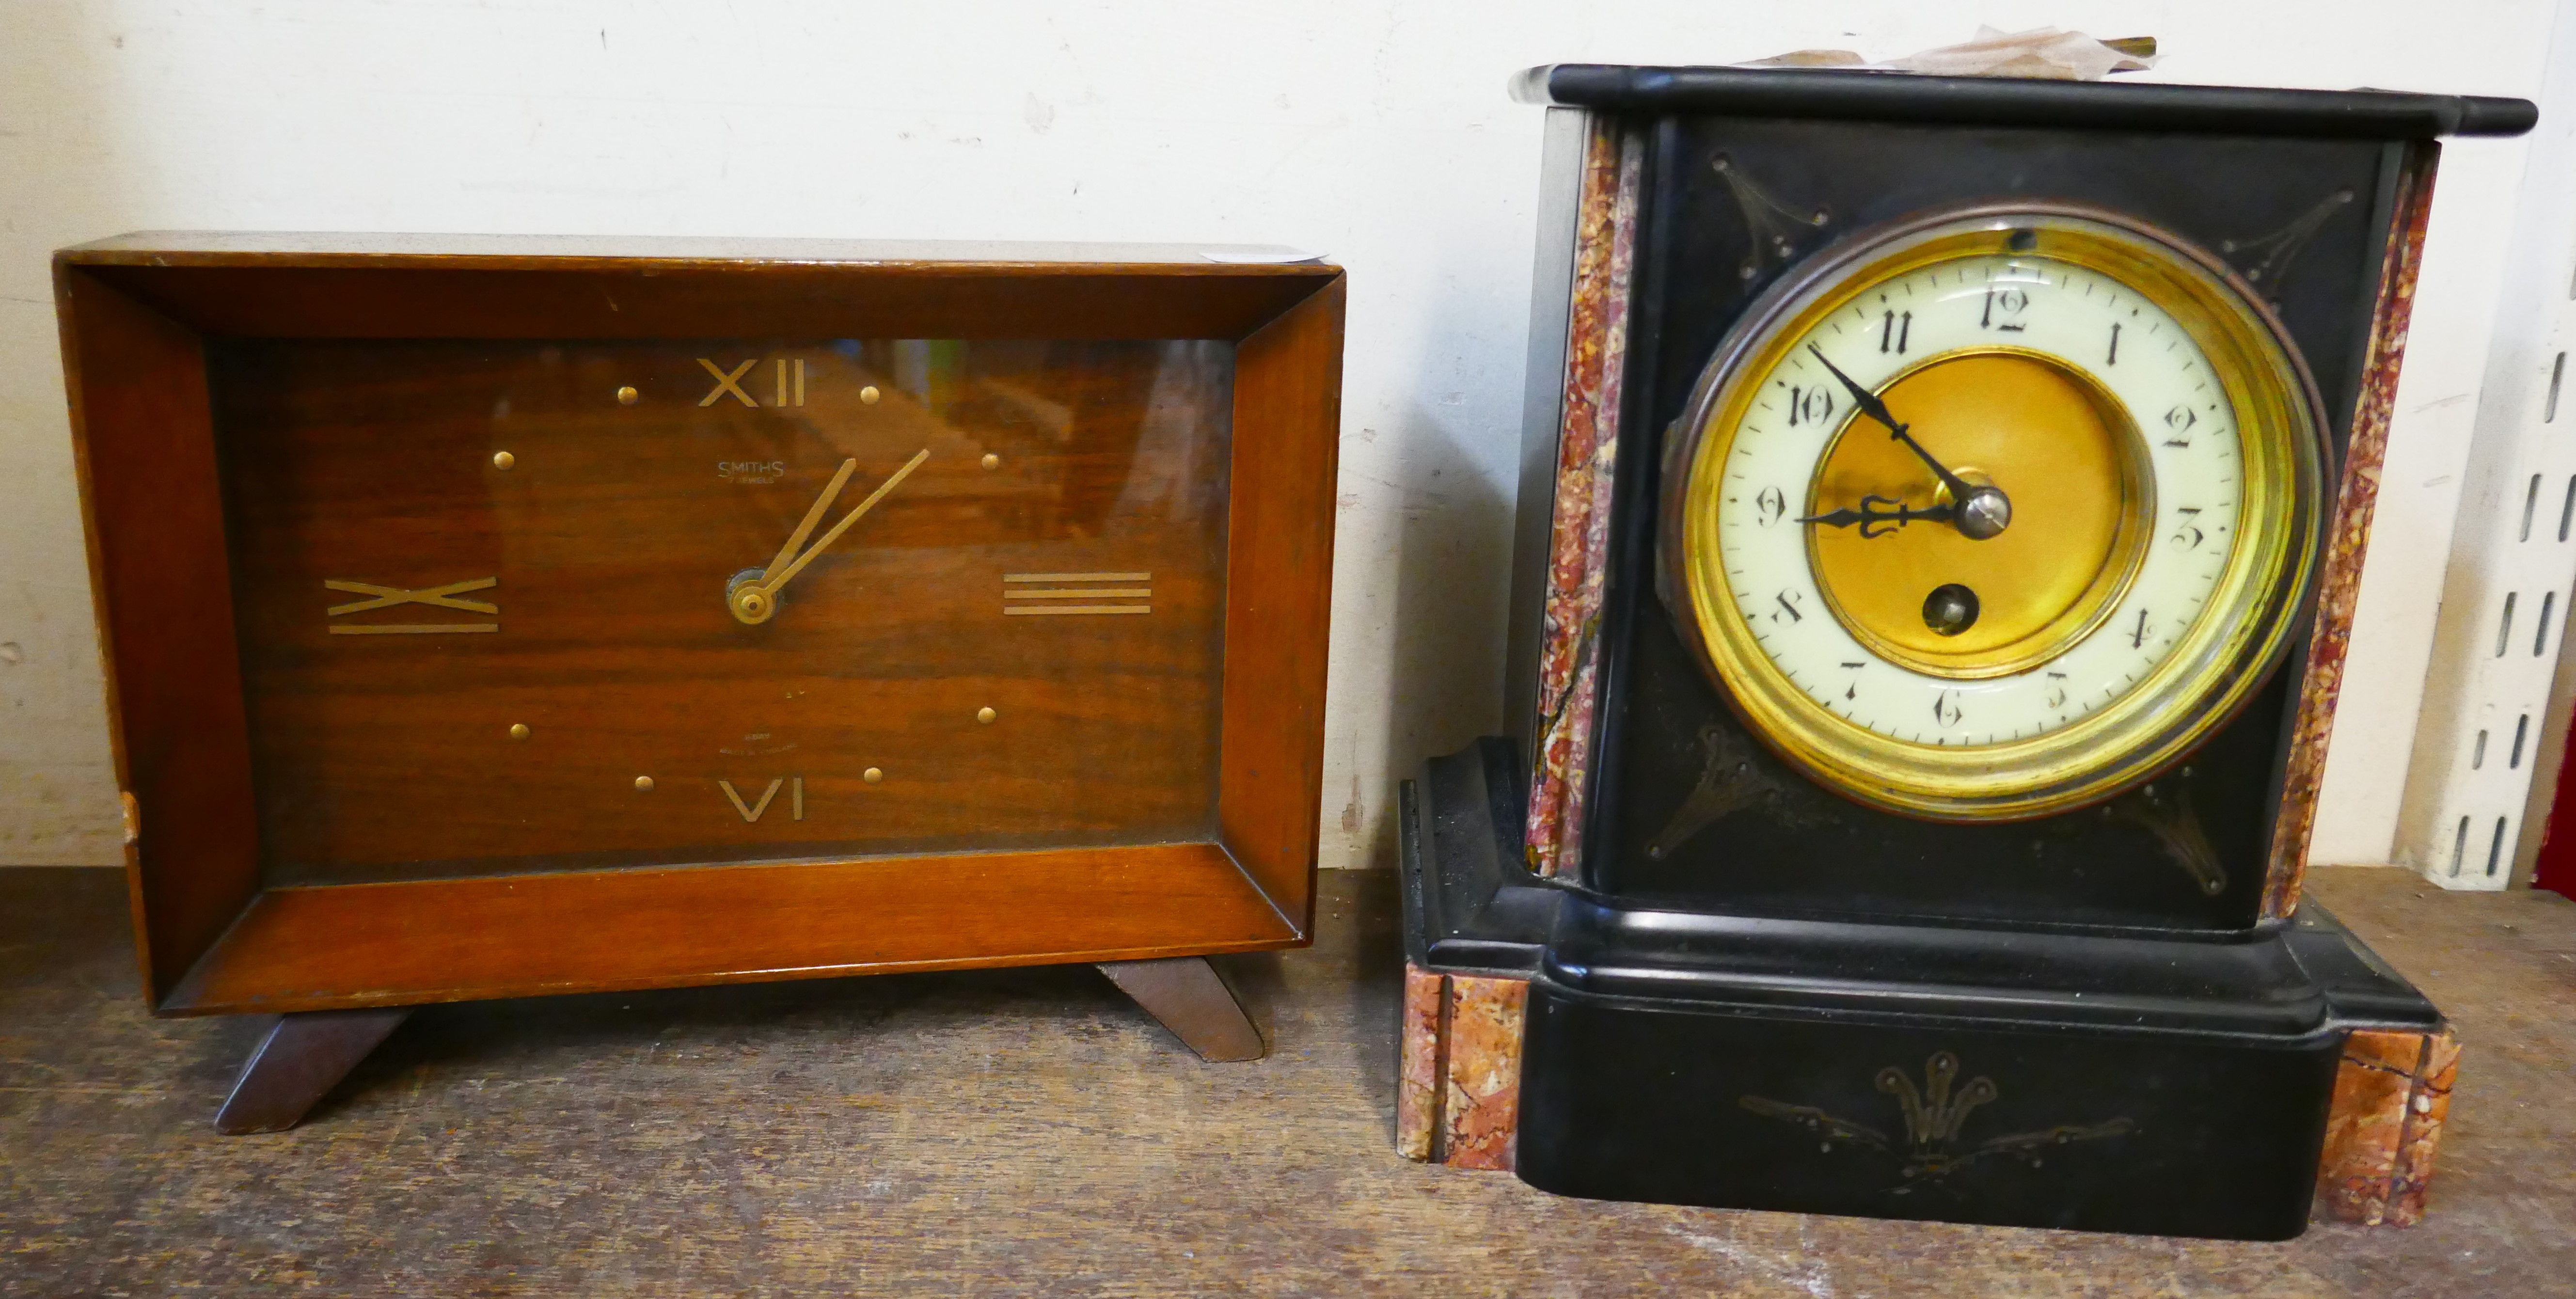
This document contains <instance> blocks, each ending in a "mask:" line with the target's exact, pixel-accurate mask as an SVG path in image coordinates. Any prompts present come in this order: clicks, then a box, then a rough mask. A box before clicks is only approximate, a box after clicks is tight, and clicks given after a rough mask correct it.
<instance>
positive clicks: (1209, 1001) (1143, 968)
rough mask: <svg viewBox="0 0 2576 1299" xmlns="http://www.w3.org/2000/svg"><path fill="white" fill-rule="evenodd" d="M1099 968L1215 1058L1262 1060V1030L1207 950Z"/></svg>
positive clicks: (1207, 1056) (1192, 1044)
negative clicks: (1203, 953)
mask: <svg viewBox="0 0 2576 1299" xmlns="http://www.w3.org/2000/svg"><path fill="white" fill-rule="evenodd" d="M1100 972H1101V973H1102V974H1106V975H1108V976H1109V981H1110V982H1111V983H1115V984H1117V985H1118V990H1119V991H1121V992H1124V993H1126V994H1127V995H1128V996H1130V997H1133V998H1135V999H1136V1004H1137V1005H1139V1006H1142V1007H1144V1008H1145V1013H1146V1014H1148V1015H1151V1016H1153V1017H1154V1018H1156V1019H1158V1020H1161V1021H1162V1023H1163V1027H1165V1028H1168V1029H1170V1030H1172V1036H1174V1037H1177V1038H1179V1039H1181V1042H1182V1044H1183V1045H1186V1046H1187V1047H1189V1049H1191V1050H1193V1051H1196V1052H1198V1054H1199V1058H1200V1059H1202V1060H1206V1061H1209V1062H1211V1063H1215V1062H1220V1061H1227V1060H1258V1059H1260V1058H1261V1056H1262V1053H1263V1051H1264V1049H1265V1048H1263V1046H1262V1045H1261V1030H1260V1029H1258V1028H1255V1027H1254V1026H1253V1023H1252V1017H1251V1016H1249V1015H1246V1014H1244V1013H1243V1004H1242V1003H1241V1002H1238V1001H1236V1000H1235V999H1234V991H1233V990H1232V989H1230V988H1228V987H1226V986H1225V980H1224V979H1222V978H1220V977H1218V975H1217V972H1216V967H1215V966H1213V965H1210V964H1208V960H1207V958H1206V957H1204V956H1175V957H1170V958H1167V959H1163V960H1154V961H1104V962H1102V963H1101V966H1100Z"/></svg>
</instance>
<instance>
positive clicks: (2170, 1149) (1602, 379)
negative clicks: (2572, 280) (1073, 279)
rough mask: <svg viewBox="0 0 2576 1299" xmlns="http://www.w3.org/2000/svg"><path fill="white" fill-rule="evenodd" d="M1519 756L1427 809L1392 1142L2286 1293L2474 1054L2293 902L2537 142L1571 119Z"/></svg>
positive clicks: (1533, 413)
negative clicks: (2477, 180)
mask: <svg viewBox="0 0 2576 1299" xmlns="http://www.w3.org/2000/svg"><path fill="white" fill-rule="evenodd" d="M1518 89H1519V91H1520V92H1521V95H1522V97H1523V98H1525V99H1530V100H1535V101H1537V102H1541V103H1546V104H1550V105H1553V107H1552V108H1551V109H1550V110H1549V120H1548V127H1547V142H1548V143H1547V158H1546V163H1545V166H1546V171H1545V180H1544V198H1543V207H1542V212H1541V218H1542V219H1541V241H1540V248H1539V256H1538V284H1537V303H1536V307H1535V315H1534V325H1533V331H1532V347H1531V355H1532V366H1531V378H1530V400H1529V403H1528V412H1529V414H1528V420H1527V429H1526V433H1525V436H1524V442H1523V458H1522V464H1523V473H1522V479H1521V491H1520V502H1521V504H1520V524H1519V533H1518V537H1517V545H1516V551H1515V569H1514V588H1513V602H1512V614H1511V618H1512V623H1511V626H1512V643H1511V647H1510V654H1509V664H1510V677H1509V681H1508V684H1507V713H1506V715H1507V718H1508V723H1509V727H1510V734H1508V735H1505V736H1497V737H1492V738H1488V739H1485V740H1481V741H1479V742H1477V743H1476V744H1475V745H1473V746H1470V747H1469V748H1468V749H1466V750H1464V751H1462V752H1460V753H1457V754H1453V755H1450V756H1448V757H1445V758H1439V759H1435V760H1433V761H1432V762H1431V763H1429V764H1428V766H1427V767H1426V768H1425V770H1424V771H1423V773H1422V775H1421V777H1420V779H1419V780H1418V781H1414V782H1408V783H1407V784H1406V786H1405V787H1404V791H1403V796H1402V824H1403V847H1404V867H1405V884H1406V889H1405V902H1406V942H1407V955H1408V957H1409V961H1410V968H1409V970H1408V975H1407V986H1406V1021H1405V1036H1404V1052H1403V1061H1402V1066H1403V1071H1404V1079H1403V1082H1404V1085H1403V1088H1402V1091H1401V1093H1400V1096H1401V1099H1400V1104H1399V1128H1400V1132H1399V1144H1400V1145H1401V1146H1402V1148H1403V1149H1404V1151H1405V1153H1407V1154H1408V1155H1411V1156H1412V1157H1414V1158H1417V1159H1431V1160H1438V1161H1441V1162H1446V1163H1450V1164H1454V1165H1465V1166H1471V1167H1486V1168H1513V1169H1516V1170H1517V1171H1518V1172H1519V1174H1520V1175H1521V1176H1522V1177H1523V1178H1524V1179H1525V1180H1527V1181H1529V1182H1531V1183H1533V1184H1535V1185H1537V1186H1539V1187H1542V1188H1544V1189H1547V1190H1551V1191H1556V1192H1559V1193H1562V1194H1568V1195H1579V1196H1590V1197H1599V1198H1611V1199H1637V1200H1652V1201H1663V1202H1671V1203H1684V1204H1703V1205H1717V1206H1726V1207H1739V1208H1764V1209H1784V1210H1799V1211H1806V1212H1821V1213H1846V1214H1868V1215H1875V1216H1883V1217H1900V1218H1939V1219H1949V1220H1957V1221H1965V1222H1984V1223H2001V1224H2019V1225H2031V1226H2053V1227H2074V1228H2089V1229H2097V1230H2117V1231H2139V1232H2156V1233H2168V1234H2177V1235H2200V1236H2219V1237H2240V1238H2263V1239H2276V1238H2283V1237H2288V1236H2293V1235H2296V1234H2298V1233H2299V1232H2300V1231H2301V1230H2302V1229H2303V1228H2304V1226H2305V1224H2306V1222H2307V1221H2308V1218H2309V1215H2310V1212H2311V1203H2312V1199H2313V1200H2314V1201H2315V1203H2316V1204H2317V1205H2318V1206H2320V1208H2321V1211H2322V1212H2325V1213H2327V1214H2329V1215H2332V1216H2339V1217H2345V1218H2351V1219H2357V1220H2361V1221H2368V1222H2380V1221H2398V1222H2403V1221H2409V1220H2411V1219H2412V1218H2413V1217H2415V1216H2416V1215H2419V1214H2420V1213H2421V1211H2422V1206H2423V1198H2424V1183H2425V1179H2426V1178H2427V1177H2429V1175H2430V1172H2431V1158H2432V1149H2433V1144H2434V1139H2435V1137H2436V1136H2437V1135H2438V1132H2439V1127H2440V1124H2441V1121H2442V1116H2443V1113H2444V1109H2445V1107H2446V1105H2447V1097H2448V1090H2449V1084H2450V1078H2451V1073H2452V1069H2453V1066H2454V1062H2455V1060H2456V1055H2457V1046H2456V1044H2455V1043H2454V1041H2453V1040H2452V1038H2451V1036H2450V1034H2449V1033H2448V1031H2447V1030H2446V1028H2445V1025H2444V1022H2443V1020H2442V1017H2441V1015H2440V1013H2439V1012H2438V1011H2437V1010H2436V1009H2435V1008H2434V1007H2433V1006H2432V1005H2431V1004H2430V1003H2429V1002H2427V1001H2426V1000H2425V999H2424V998H2423V997H2422V996H2421V995H2420V994H2419V993H2417V992H2416V991H2415V990H2414V989H2413V988H2412V987H2410V986H2408V985H2407V984H2406V983H2405V982H2404V980H2402V979H2401V978H2399V977H2398V976H2397V975H2396V974H2395V973H2393V972H2392V971H2390V970H2389V969H2388V967H2387V966H2386V965H2384V964H2383V963H2381V962H2380V961H2379V960H2378V959H2377V958H2376V957H2374V956H2372V955H2371V954H2370V953H2369V952H2368V951H2367V950H2366V949H2365V948H2363V947H2362V946H2361V944H2360V943H2359V942H2357V941H2356V940H2354V939H2353V938H2352V937H2351V936H2350V935H2349V934H2347V933H2346V932H2345V931H2344V930H2343V929H2342V928H2341V927H2340V926H2339V925H2337V923H2336V922H2335V920H2334V919H2333V917H2331V916H2329V915H2327V914H2325V912H2324V911H2323V910H2322V909H2321V908H2319V907H2317V906H2316V905H2314V904H2313V903H2309V904H2305V905H2302V904H2301V902H2300V899H2299V880H2300V872H2301V864H2302V862H2303V860H2304V858H2305V853H2306V846H2307V840H2308V832H2309V829H2310V826H2311V822H2312V819H2313V817H2314V814H2315V795H2316V788H2317V782H2318V777H2319V775H2320V772H2321V768H2322V765H2323V760H2324V753H2325V746H2326V741H2327V738H2328V735H2329V732H2330V727H2331V722H2332V718H2333V710H2334V703H2335V697H2336V692H2337V687H2338V685H2339V684H2340V681H2341V673H2342V665H2343V659H2344V651H2345V643H2346V638H2347V636H2348V634H2349V631H2350V627H2351V611H2352V603H2353V596H2354V592H2355V589H2356V586H2357V584H2358V580H2359V577H2360V566H2361V559H2362V554H2363V550H2364V547H2365V543H2366V540H2367V537H2368V531H2369V525H2370V516H2371V508H2372V503H2373V492H2374V490H2375V484H2376V481H2377V470H2378V465H2379V461H2380V457H2381V451H2382V448H2383V446H2384V443H2385V440H2386V436H2387V429H2388V411H2389V403H2390V399H2391V397H2392V394H2393V392H2394V389H2395V386H2396V377H2397V366H2398V360H2399V353H2400V351H2401V350H2402V348H2403V345H2404V340H2405V335H2406V324H2407V313H2408V308H2409V305H2410V303H2411V300H2412V295H2413V287H2414V277H2415V272H2416V264H2417V259H2418V255H2419V253H2420V250H2421V246H2422V237H2423V231H2424V222H2425V216H2426V212H2427V208H2428V205H2429V202H2430V195H2431V186H2432V179H2433V169H2434V161H2435V158H2436V156H2437V153H2438V149H2439V146H2438V144H2437V143H2436V141H2437V140H2438V139H2439V138H2440V137H2442V136H2444V135H2452V134H2464V135H2512V134H2518V133H2520V132H2522V131H2524V130H2527V129H2529V127H2530V126H2531V124H2532V122H2533V121H2534V118H2535V112H2534V109H2533V107H2532V106H2531V105H2530V104H2529V103H2526V102H2523V101H2520V100H2499V99H2476V98H2451V97H2441V96H2429V95H2406V94H2386V93H2377V92H2352V93H2333V92H2321V91H2280V90H2250V89H2232V88H2213V87H2183V86H2154V85H2120V84H2073V83H2062V82H2040V81H2011V80H1964V79H1946V78H1921V77H1905V76H1894V75H1884V74H1877V73H1853V72H1828V71H1750V70H1734V69H1715V68H1633V67H1602V66H1572V65H1566V66H1556V67H1549V68H1540V69H1536V70H1534V71H1532V72H1530V73H1528V74H1526V76H1525V77H1524V78H1522V80H1521V81H1520V83H1519V86H1518Z"/></svg>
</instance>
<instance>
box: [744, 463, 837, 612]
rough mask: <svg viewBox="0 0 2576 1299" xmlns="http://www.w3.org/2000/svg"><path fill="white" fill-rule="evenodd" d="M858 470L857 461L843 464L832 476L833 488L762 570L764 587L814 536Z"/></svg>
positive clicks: (824, 490)
mask: <svg viewBox="0 0 2576 1299" xmlns="http://www.w3.org/2000/svg"><path fill="white" fill-rule="evenodd" d="M858 470H859V462H858V461H857V460H856V459H850V460H844V461H842V462H841V472H839V473H837V474H834V475H832V484H831V486H829V487H826V488H824V489H823V494H822V495H820V496H817V497H815V498H814V508H812V509H810V510H807V511H805V521H804V522H802V523H799V524H797V525H796V530H795V531H794V532H791V533H789V534H787V544H786V545H784V546H780V547H779V548H778V558H776V559H773V560H771V561H769V565H768V567H766V568H763V569H761V570H760V575H761V580H762V582H763V584H764V585H765V584H766V583H767V582H768V578H769V575H770V574H772V573H775V572H777V571H778V570H779V569H780V568H781V567H783V566H784V565H785V564H786V563H787V561H788V560H791V559H794V558H796V552H797V550H798V549H799V548H801V547H802V546H804V544H805V538H807V537H809V536H811V535H813V532H814V525H815V524H817V523H821V522H822V521H823V511H825V510H828V509H830V508H832V502H834V501H836V500H839V499H840V498H841V489H842V488H843V487H845V486H847V485H848V484H849V481H850V475H851V474H854V473H857V472H858Z"/></svg>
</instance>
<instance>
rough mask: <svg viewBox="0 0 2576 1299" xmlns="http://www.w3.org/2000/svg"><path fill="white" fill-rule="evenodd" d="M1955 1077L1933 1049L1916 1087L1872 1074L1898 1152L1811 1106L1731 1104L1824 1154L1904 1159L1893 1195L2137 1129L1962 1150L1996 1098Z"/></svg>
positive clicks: (1891, 1075)
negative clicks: (1891, 1108)
mask: <svg viewBox="0 0 2576 1299" xmlns="http://www.w3.org/2000/svg"><path fill="white" fill-rule="evenodd" d="M1958 1077H1959V1057H1957V1056H1956V1055H1953V1054H1951V1053H1950V1052H1948V1051H1937V1052H1934V1053H1933V1055H1932V1058H1931V1059H1930V1060H1927V1061H1925V1062H1924V1065H1923V1086H1921V1087H1917V1086H1915V1084H1914V1078H1913V1075H1911V1074H1908V1073H1907V1072H1905V1071H1904V1070H1903V1069H1901V1068H1898V1067H1897V1066H1895V1065H1889V1066H1887V1067H1886V1068H1884V1069H1881V1070H1879V1071H1878V1082H1877V1086H1878V1090H1880V1091H1882V1092H1885V1093H1887V1094H1888V1095H1890V1096H1893V1097H1895V1098H1896V1103H1897V1106H1898V1108H1899V1109H1901V1110H1902V1111H1903V1113H1904V1118H1905V1140H1904V1145H1903V1147H1902V1148H1899V1146H1898V1145H1897V1142H1896V1140H1895V1139H1894V1138H1892V1137H1890V1136H1889V1135H1888V1134H1887V1133H1885V1132H1882V1131H1880V1130H1879V1129H1877V1128H1874V1127H1871V1126H1869V1125H1868V1124H1866V1123H1860V1122H1856V1121H1854V1120H1852V1119H1847V1118H1843V1117H1841V1116H1840V1115H1836V1114H1829V1113H1826V1112H1825V1111H1824V1110H1821V1109H1818V1108H1817V1107H1815V1106H1813V1105H1792V1104H1789V1103H1788V1102H1786V1101H1775V1100H1772V1099H1770V1098H1768V1097H1764V1096H1745V1097H1741V1098H1739V1099H1738V1101H1737V1102H1736V1103H1737V1104H1739V1105H1742V1106H1743V1107H1744V1108H1745V1109H1748V1110H1751V1111H1752V1112H1754V1113H1756V1114H1759V1115H1761V1116H1762V1117H1764V1118H1767V1119H1778V1120H1780V1121H1781V1122H1783V1123H1795V1124H1797V1125H1799V1126H1800V1127H1803V1128H1806V1129H1807V1130H1808V1131H1810V1132H1813V1133H1815V1134H1816V1135H1817V1136H1818V1137H1819V1138H1821V1139H1822V1140H1821V1143H1820V1145H1819V1148H1820V1149H1822V1150H1824V1151H1825V1152H1826V1153H1828V1154H1830V1153H1832V1152H1833V1150H1834V1149H1835V1147H1837V1146H1863V1147H1867V1148H1868V1149H1871V1150H1877V1151H1881V1152H1884V1153H1888V1154H1894V1155H1899V1156H1901V1157H1902V1158H1903V1159H1904V1160H1905V1167H1904V1169H1903V1176H1904V1181H1903V1183H1902V1184H1900V1185H1898V1186H1897V1187H1895V1188H1894V1189H1895V1193H1896V1194H1898V1195H1904V1194H1907V1193H1909V1192H1911V1191H1912V1190H1914V1189H1915V1188H1916V1187H1918V1186H1942V1185H1943V1182H1942V1179H1944V1178H1947V1177H1948V1176H1950V1175H1951V1174H1952V1173H1957V1172H1961V1171H1963V1170H1965V1169H1967V1168H1969V1167H1971V1166H1972V1165H1974V1164H1976V1163H1977V1161H1979V1160H1981V1159H1985V1158H1987V1157H1988V1156H1995V1155H1999V1156H2002V1157H2004V1158H2007V1159H2017V1160H2020V1161H2021V1162H2022V1163H2024V1164H2027V1165H2028V1166H2030V1167H2032V1168H2037V1167H2039V1166H2040V1163H2041V1156H2042V1154H2043V1153H2044V1152H2045V1151H2047V1150H2048V1149H2050V1148H2051V1147H2055V1146H2064V1145H2071V1144H2073V1143H2075V1142H2078V1141H2099V1140H2102V1139H2104V1138H2107V1137H2119V1136H2126V1135H2128V1134H2130V1133H2132V1132H2135V1131H2136V1130H2137V1124H2135V1123H2132V1122H2130V1121H2129V1120H2128V1119H2125V1118H2115V1119H2107V1120H2104V1121H2103V1122H2100V1123H2062V1124H2059V1125H2058V1126H2056V1127H2053V1128H2045V1129H2041V1130H2039V1131H2036V1132H2015V1133H2011V1134H2009V1135H2006V1136H2000V1137H1989V1138H1987V1139H1986V1140H1984V1141H1981V1142H1978V1143H1976V1144H1974V1145H1965V1144H1963V1143H1962V1139H1961V1136H1960V1133H1961V1131H1962V1129H1964V1128H1966V1127H1967V1125H1968V1117H1969V1115H1970V1114H1972V1113H1974V1112H1975V1111H1976V1109H1977V1107H1978V1106H1980V1105H1985V1104H1988V1103H1990V1102H1992V1101H1994V1100H1995V1099H1997V1098H1998V1097H2000V1096H2002V1095H2003V1093H2002V1091H2001V1090H2000V1089H1998V1088H1997V1087H1996V1086H1995V1084H1994V1080H1993V1079H1991V1078H1987V1077H1984V1076H1983V1075H1980V1076H1978V1077H1975V1078H1971V1079H1969V1080H1968V1083H1967V1085H1966V1086H1964V1087H1957V1086H1955V1084H1956V1083H1957V1081H1958ZM1945 1189H1946V1187H1945Z"/></svg>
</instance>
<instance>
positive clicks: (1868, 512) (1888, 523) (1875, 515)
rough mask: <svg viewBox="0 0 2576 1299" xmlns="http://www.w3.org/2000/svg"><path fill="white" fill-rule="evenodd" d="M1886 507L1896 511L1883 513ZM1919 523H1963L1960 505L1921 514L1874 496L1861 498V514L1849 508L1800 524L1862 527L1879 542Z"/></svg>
mask: <svg viewBox="0 0 2576 1299" xmlns="http://www.w3.org/2000/svg"><path fill="white" fill-rule="evenodd" d="M1882 506H1890V507H1893V508H1888V509H1882V508H1880V507H1882ZM1916 519H1923V520H1927V521H1929V522H1933V523H1957V522H1958V521H1959V506H1958V503H1957V502H1955V501H1954V502H1951V503H1950V504H1947V505H1933V506H1928V507H1926V508H1923V509H1920V510H1918V509H1915V508H1913V507H1911V506H1909V505H1907V504H1905V503H1904V502H1903V501H1893V500H1889V499H1888V498H1886V497H1884V496H1876V495H1872V496H1864V497H1862V498H1860V508H1859V509H1857V510H1855V509H1852V508H1851V507H1849V506H1845V507H1843V508H1842V509H1839V510H1832V511H1829V512H1827V513H1824V514H1810V515H1808V516H1806V517H1805V518H1803V519H1800V520H1798V522H1800V523H1821V524H1824V525H1825V526H1827V527H1832V528H1848V527H1850V526H1851V525H1853V524H1855V523H1857V524H1859V525H1860V535H1862V536H1863V537H1870V538H1877V537H1884V536H1886V535H1887V534H1889V533H1891V532H1894V531H1896V530H1897V529H1898V528H1902V527H1904V526H1905V525H1906V524H1908V523H1911V522H1913V521H1914V520H1916Z"/></svg>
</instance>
